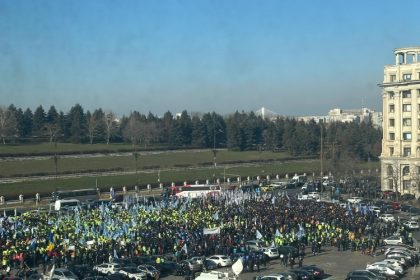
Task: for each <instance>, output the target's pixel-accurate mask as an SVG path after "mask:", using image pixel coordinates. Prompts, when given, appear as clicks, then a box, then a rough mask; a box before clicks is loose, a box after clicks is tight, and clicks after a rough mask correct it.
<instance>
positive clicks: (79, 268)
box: [67, 264, 95, 279]
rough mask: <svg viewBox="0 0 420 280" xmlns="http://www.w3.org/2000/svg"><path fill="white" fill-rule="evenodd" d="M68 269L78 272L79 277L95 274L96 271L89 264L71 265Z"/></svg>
mask: <svg viewBox="0 0 420 280" xmlns="http://www.w3.org/2000/svg"><path fill="white" fill-rule="evenodd" d="M67 269H68V270H70V271H71V272H73V273H74V274H76V275H77V277H79V279H83V278H85V277H88V276H94V275H95V272H94V271H93V270H92V269H91V268H90V267H89V266H88V265H87V264H77V265H70V266H68V267H67Z"/></svg>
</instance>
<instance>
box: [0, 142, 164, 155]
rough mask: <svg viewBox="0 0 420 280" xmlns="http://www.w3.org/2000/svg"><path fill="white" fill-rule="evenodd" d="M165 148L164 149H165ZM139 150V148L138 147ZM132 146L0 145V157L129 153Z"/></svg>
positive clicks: (119, 144)
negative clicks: (11, 155) (12, 155)
mask: <svg viewBox="0 0 420 280" xmlns="http://www.w3.org/2000/svg"><path fill="white" fill-rule="evenodd" d="M156 148H158V146H156ZM165 148H166V147H165ZM139 149H141V147H139ZM131 150H133V146H132V145H131V144H126V143H118V144H112V143H111V144H109V145H107V144H92V145H90V144H72V143H57V147H56V146H55V145H54V143H49V142H47V143H39V144H6V145H0V156H1V155H10V154H17V155H25V154H27V155H29V154H54V153H55V152H57V153H59V154H65V153H89V152H97V151H100V152H104V151H108V152H118V151H131Z"/></svg>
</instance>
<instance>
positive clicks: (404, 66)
mask: <svg viewBox="0 0 420 280" xmlns="http://www.w3.org/2000/svg"><path fill="white" fill-rule="evenodd" d="M394 54H395V65H386V66H385V67H384V79H383V83H382V84H379V87H381V88H382V99H383V139H382V154H381V183H382V190H394V191H396V190H398V191H399V192H400V193H411V194H415V195H416V197H418V196H419V190H420V47H412V48H401V49H396V50H395V51H394Z"/></svg>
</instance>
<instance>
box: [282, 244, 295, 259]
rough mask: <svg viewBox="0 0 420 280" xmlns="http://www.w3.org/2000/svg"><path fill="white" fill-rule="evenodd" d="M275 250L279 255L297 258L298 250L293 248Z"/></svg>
mask: <svg viewBox="0 0 420 280" xmlns="http://www.w3.org/2000/svg"><path fill="white" fill-rule="evenodd" d="M277 249H278V250H279V254H280V255H290V256H292V257H295V258H296V257H298V256H299V251H298V249H297V248H295V247H293V246H279V247H278V248H277Z"/></svg>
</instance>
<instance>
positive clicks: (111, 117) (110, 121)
mask: <svg viewBox="0 0 420 280" xmlns="http://www.w3.org/2000/svg"><path fill="white" fill-rule="evenodd" d="M104 123H105V140H106V144H107V145H108V144H109V139H111V136H112V135H113V134H114V132H115V129H116V128H117V121H116V116H115V114H114V113H113V112H112V111H107V112H106V113H105V114H104Z"/></svg>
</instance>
